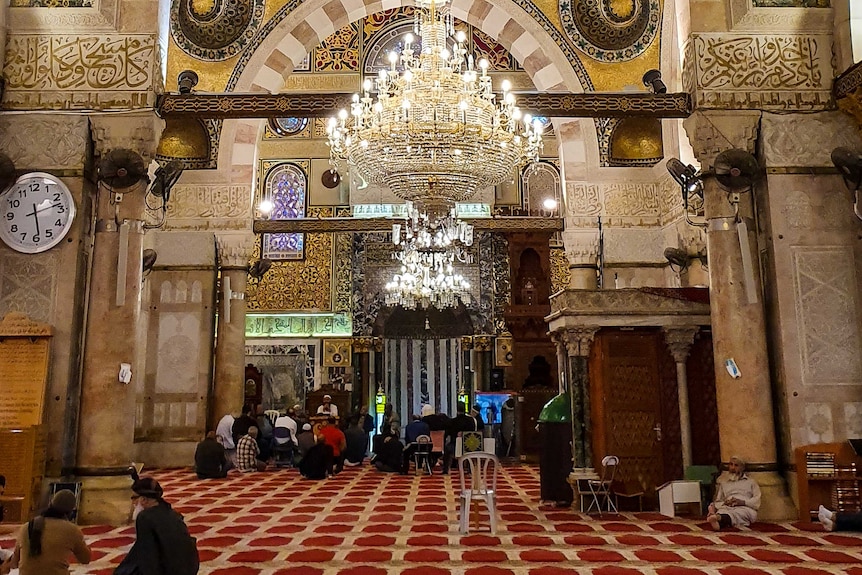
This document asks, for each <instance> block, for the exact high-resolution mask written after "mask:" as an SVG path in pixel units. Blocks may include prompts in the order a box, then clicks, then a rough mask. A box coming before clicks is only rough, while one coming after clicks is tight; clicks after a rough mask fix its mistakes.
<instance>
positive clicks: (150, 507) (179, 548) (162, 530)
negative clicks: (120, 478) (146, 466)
mask: <svg viewBox="0 0 862 575" xmlns="http://www.w3.org/2000/svg"><path fill="white" fill-rule="evenodd" d="M132 491H133V492H134V495H132V503H134V505H135V510H134V512H133V514H132V518H133V519H134V521H135V544H134V545H132V548H131V549H129V554H128V555H126V557H125V558H124V559H123V561H122V563H120V564H119V565H118V566H117V569H116V570H115V571H114V575H197V572H198V568H199V566H200V563H199V559H198V549H197V541H196V540H195V538H194V537H192V536H191V535H189V530H188V528H187V527H186V524H185V522H184V521H183V516H182V515H180V514H179V513H177V512H176V511H174V510H173V509H171V504H170V503H168V502H167V501H165V500H164V499H162V495H163V493H164V492H163V490H162V486H161V485H159V482H158V481H156V480H155V479H153V478H152V477H143V478H141V479H138V480H137V481H135V482H134V484H132Z"/></svg>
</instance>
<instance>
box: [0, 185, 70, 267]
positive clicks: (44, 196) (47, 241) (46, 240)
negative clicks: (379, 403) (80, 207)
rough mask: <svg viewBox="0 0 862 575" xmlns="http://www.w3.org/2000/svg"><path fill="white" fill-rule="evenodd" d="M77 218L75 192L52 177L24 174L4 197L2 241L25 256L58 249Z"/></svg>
mask: <svg viewBox="0 0 862 575" xmlns="http://www.w3.org/2000/svg"><path fill="white" fill-rule="evenodd" d="M74 219H75V201H74V199H73V198H72V193H71V192H70V191H69V188H67V187H66V184H64V183H63V182H62V181H60V180H59V179H58V178H56V177H54V176H52V175H51V174H45V173H43V172H32V173H29V174H24V175H23V176H21V177H20V178H18V180H17V181H16V182H15V183H14V184H13V185H12V187H11V188H9V189H8V190H7V191H6V192H5V193H4V194H3V195H2V196H0V239H2V240H3V241H4V242H5V243H6V244H7V245H8V246H9V247H11V248H12V249H14V250H17V251H19V252H24V253H25V254H36V253H39V252H44V251H45V250H48V249H51V248H52V247H54V246H56V245H57V244H58V243H60V241H61V240H62V239H63V238H64V237H65V236H66V234H67V233H68V232H69V228H71V227H72V222H73V221H74Z"/></svg>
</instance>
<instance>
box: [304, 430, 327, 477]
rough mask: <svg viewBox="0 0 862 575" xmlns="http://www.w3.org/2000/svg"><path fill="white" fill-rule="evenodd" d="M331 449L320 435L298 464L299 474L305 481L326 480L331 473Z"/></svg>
mask: <svg viewBox="0 0 862 575" xmlns="http://www.w3.org/2000/svg"><path fill="white" fill-rule="evenodd" d="M332 461H333V456H332V447H331V446H329V445H328V444H327V443H326V438H324V437H323V436H322V435H321V436H319V437H318V438H317V443H316V444H314V446H312V447H311V449H309V450H308V453H306V454H305V456H303V458H302V461H300V462H299V473H300V474H301V475H302V476H303V477H305V478H306V479H326V477H327V476H328V475H330V474H331V473H332Z"/></svg>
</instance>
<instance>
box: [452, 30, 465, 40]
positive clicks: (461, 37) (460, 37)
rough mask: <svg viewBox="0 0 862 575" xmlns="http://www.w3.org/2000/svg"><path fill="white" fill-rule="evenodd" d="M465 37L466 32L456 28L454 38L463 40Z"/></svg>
mask: <svg viewBox="0 0 862 575" xmlns="http://www.w3.org/2000/svg"><path fill="white" fill-rule="evenodd" d="M466 39H467V33H466V32H464V31H463V30H458V33H457V34H455V40H457V41H458V42H464V41H465V40H466Z"/></svg>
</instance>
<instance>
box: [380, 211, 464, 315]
mask: <svg viewBox="0 0 862 575" xmlns="http://www.w3.org/2000/svg"><path fill="white" fill-rule="evenodd" d="M402 232H403V237H402ZM392 243H393V244H394V245H395V246H398V247H399V250H398V251H396V252H395V253H393V255H392V257H393V259H395V260H397V261H399V262H401V269H400V272H398V273H396V274H395V276H394V277H393V279H392V281H391V282H389V283H387V284H386V291H387V293H386V296H385V302H386V304H387V305H400V306H401V307H404V308H406V309H415V308H416V307H417V306H421V307H422V308H423V309H424V308H428V307H429V306H433V307H436V308H441V309H442V308H446V307H452V306H455V305H457V303H458V301H459V300H463V299H465V298H466V297H467V296H468V293H469V289H470V283H469V282H468V281H467V280H466V279H465V278H464V277H463V276H462V275H461V274H457V273H455V271H454V264H455V261H456V260H457V261H458V262H460V263H466V264H470V263H473V256H472V254H471V253H470V251H469V249H468V248H469V247H470V246H472V245H473V226H471V225H470V224H467V223H465V222H463V221H461V220H459V219H457V217H456V212H455V208H452V210H451V211H450V212H449V213H448V214H445V215H443V216H429V215H428V214H426V213H425V212H422V211H420V210H418V209H417V208H416V207H415V206H414V205H413V202H407V210H406V212H405V222H404V224H400V223H396V224H393V226H392Z"/></svg>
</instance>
